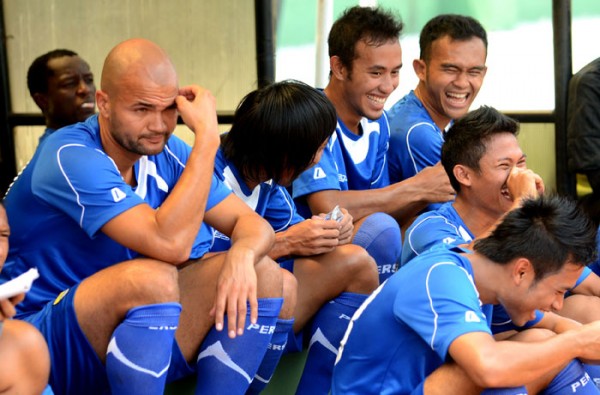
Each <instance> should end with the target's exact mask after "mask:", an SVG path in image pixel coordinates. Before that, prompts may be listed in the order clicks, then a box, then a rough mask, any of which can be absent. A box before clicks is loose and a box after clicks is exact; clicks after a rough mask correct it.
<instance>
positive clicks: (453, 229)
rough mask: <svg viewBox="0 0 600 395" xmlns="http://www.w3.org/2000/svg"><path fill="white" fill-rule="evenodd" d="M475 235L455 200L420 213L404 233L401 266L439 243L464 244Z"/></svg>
mask: <svg viewBox="0 0 600 395" xmlns="http://www.w3.org/2000/svg"><path fill="white" fill-rule="evenodd" d="M474 238H475V236H474V235H473V233H471V231H470V230H469V228H467V226H466V225H465V223H464V222H463V220H462V218H461V217H460V215H458V213H457V212H456V210H455V209H454V205H453V202H448V203H444V204H443V205H441V206H440V207H439V208H438V209H437V210H435V211H427V212H425V213H423V214H421V215H419V216H418V217H417V218H416V219H415V220H414V222H413V223H412V224H411V225H410V227H409V228H408V229H407V230H406V233H405V234H404V243H403V246H402V257H401V259H400V266H403V265H406V264H407V263H408V261H410V260H411V259H413V258H414V257H415V256H417V255H419V254H421V253H423V252H424V251H427V250H428V249H430V248H431V247H432V246H434V245H436V244H438V243H445V244H463V243H468V242H470V241H471V240H473V239H474Z"/></svg>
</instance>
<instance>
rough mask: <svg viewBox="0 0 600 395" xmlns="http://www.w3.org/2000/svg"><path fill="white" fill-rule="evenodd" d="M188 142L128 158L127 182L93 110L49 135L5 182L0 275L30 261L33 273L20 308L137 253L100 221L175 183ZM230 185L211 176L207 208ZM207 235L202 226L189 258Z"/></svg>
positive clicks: (153, 202)
mask: <svg viewBox="0 0 600 395" xmlns="http://www.w3.org/2000/svg"><path fill="white" fill-rule="evenodd" d="M190 150H191V149H190V147H189V146H188V145H186V144H185V143H184V142H183V141H181V140H180V139H178V138H177V137H175V136H173V137H171V138H170V140H169V142H168V143H167V145H166V146H165V149H164V150H163V152H161V153H160V154H158V155H154V156H143V157H141V158H140V160H139V161H138V162H137V163H136V164H135V167H134V171H135V175H136V181H137V186H136V187H135V188H132V187H131V186H130V185H128V184H126V183H125V181H124V180H123V177H122V176H121V174H120V173H119V170H118V169H117V167H116V165H115V163H114V162H113V160H112V159H111V158H110V157H109V156H107V155H106V153H105V152H104V150H103V148H102V143H101V141H100V134H99V125H98V117H97V116H92V117H90V118H88V120H87V121H85V122H83V123H78V124H75V125H72V126H69V127H66V128H63V129H61V132H60V133H54V134H52V135H50V136H49V137H48V138H47V139H46V140H45V141H44V144H43V146H42V147H40V149H38V150H37V151H36V153H35V154H34V156H33V158H32V160H31V161H30V163H29V164H28V165H27V167H26V168H25V169H24V170H23V172H22V173H21V174H20V175H19V177H18V178H17V180H16V181H15V183H14V184H13V185H12V186H11V188H10V190H9V192H8V194H7V196H6V198H5V205H6V210H7V213H8V216H9V218H10V219H11V228H12V232H11V236H10V249H9V253H8V258H7V260H6V264H5V266H4V268H3V270H2V273H1V274H0V282H3V281H6V280H8V279H10V278H13V277H15V276H17V275H18V274H21V273H23V272H25V271H26V270H27V269H29V268H31V267H37V268H38V269H39V271H40V278H39V279H37V280H36V281H35V282H34V284H33V288H32V290H31V291H30V292H29V293H28V294H27V297H26V298H25V301H24V302H23V303H21V304H20V305H18V306H17V307H18V309H19V312H21V313H22V312H32V311H37V310H39V309H40V308H41V307H42V305H43V304H44V303H46V302H48V301H50V300H53V299H54V298H55V297H56V295H58V294H59V293H60V292H61V291H63V290H64V289H66V288H69V287H72V286H73V285H75V284H77V283H79V282H80V281H82V280H83V279H84V278H86V277H88V276H90V275H92V274H94V273H96V272H98V271H99V270H102V269H104V268H106V267H108V266H111V265H113V264H115V263H118V262H122V261H125V260H129V259H132V258H135V257H137V256H138V255H139V254H138V253H137V252H135V251H132V250H129V249H127V248H125V247H123V246H122V245H120V244H118V243H116V242H115V241H113V240H112V239H110V238H109V237H108V236H106V235H105V234H104V233H102V232H101V228H102V227H103V226H104V225H105V224H106V223H107V222H108V221H109V220H111V219H112V218H114V217H115V216H117V215H119V214H121V213H123V212H124V211H126V210H128V209H130V208H132V207H134V206H136V205H138V204H142V203H147V204H148V205H149V206H150V207H152V208H154V209H156V208H158V207H159V206H160V205H161V203H162V202H163V201H164V200H165V199H166V197H167V196H168V195H169V193H170V191H171V190H172V189H173V187H174V186H175V183H176V182H177V180H178V179H179V177H180V175H181V173H182V172H183V170H184V167H185V163H186V161H187V158H188V156H189V154H190ZM229 193H230V191H229V190H228V189H227V188H226V187H225V186H224V185H223V184H222V183H221V182H220V181H218V179H217V178H216V177H213V182H212V186H211V191H210V199H209V202H208V203H207V207H206V210H210V208H212V207H213V206H214V205H216V204H217V203H219V202H220V201H221V200H223V199H224V198H225V197H226V196H227V195H228V194H229ZM211 243H212V229H210V228H209V227H208V226H206V225H204V224H203V226H202V228H201V230H200V232H199V234H198V237H197V240H196V243H195V245H194V249H193V252H192V256H191V257H192V258H196V257H200V256H202V255H203V254H204V253H205V252H206V251H207V250H208V248H209V247H210V245H211Z"/></svg>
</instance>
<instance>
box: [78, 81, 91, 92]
mask: <svg viewBox="0 0 600 395" xmlns="http://www.w3.org/2000/svg"><path fill="white" fill-rule="evenodd" d="M92 89H93V83H92V84H89V83H87V82H86V81H85V80H84V79H80V80H79V85H78V86H77V94H79V95H83V96H85V95H88V94H89V93H90V92H91V91H92Z"/></svg>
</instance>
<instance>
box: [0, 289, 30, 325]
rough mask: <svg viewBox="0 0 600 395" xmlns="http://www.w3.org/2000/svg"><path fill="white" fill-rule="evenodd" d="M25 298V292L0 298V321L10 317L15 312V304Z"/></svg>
mask: <svg viewBox="0 0 600 395" xmlns="http://www.w3.org/2000/svg"><path fill="white" fill-rule="evenodd" d="M23 299H25V294H24V293H22V294H18V295H16V296H13V297H12V298H9V299H2V300H0V322H2V321H4V320H5V319H9V318H12V317H13V316H14V315H15V314H16V313H17V311H16V309H15V306H16V305H18V304H19V303H21V302H22V301H23Z"/></svg>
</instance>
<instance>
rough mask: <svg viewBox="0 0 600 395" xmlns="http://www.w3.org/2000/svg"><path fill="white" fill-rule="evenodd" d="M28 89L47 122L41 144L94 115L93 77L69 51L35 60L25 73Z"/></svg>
mask: <svg viewBox="0 0 600 395" xmlns="http://www.w3.org/2000/svg"><path fill="white" fill-rule="evenodd" d="M27 87H28V88H29V94H30V95H31V98H32V99H33V101H35V104H37V106H38V107H39V108H40V110H42V114H43V115H44V119H45V120H46V130H45V131H44V134H43V135H42V136H41V137H40V143H41V142H42V141H44V140H45V139H46V137H48V136H49V135H50V134H52V133H53V132H54V131H56V130H57V129H60V128H62V127H64V126H67V125H71V124H74V123H77V122H83V121H85V120H86V119H87V118H88V117H89V116H91V115H92V114H94V112H95V109H96V98H95V94H96V86H95V85H94V75H93V74H92V72H91V70H90V66H89V65H88V64H87V62H86V61H85V60H83V59H82V58H81V57H79V55H77V53H75V52H73V51H71V50H68V49H55V50H53V51H50V52H47V53H45V54H43V55H41V56H39V57H37V58H36V59H35V60H34V61H33V63H31V66H29V70H28V71H27Z"/></svg>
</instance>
